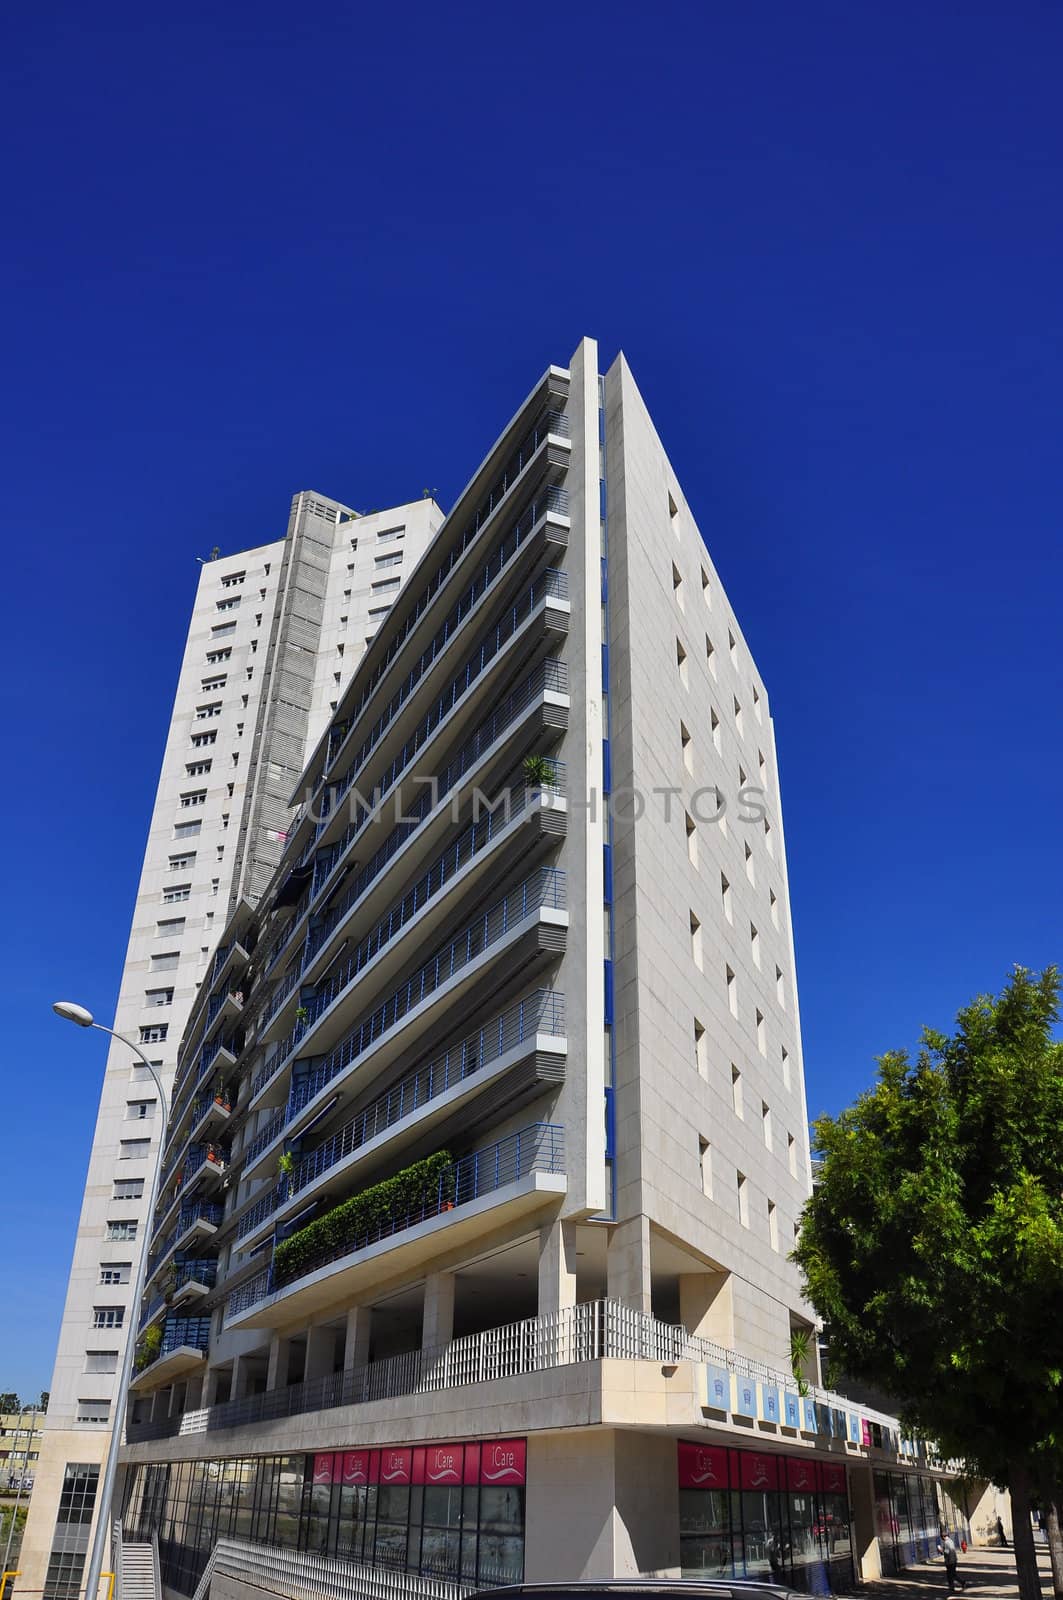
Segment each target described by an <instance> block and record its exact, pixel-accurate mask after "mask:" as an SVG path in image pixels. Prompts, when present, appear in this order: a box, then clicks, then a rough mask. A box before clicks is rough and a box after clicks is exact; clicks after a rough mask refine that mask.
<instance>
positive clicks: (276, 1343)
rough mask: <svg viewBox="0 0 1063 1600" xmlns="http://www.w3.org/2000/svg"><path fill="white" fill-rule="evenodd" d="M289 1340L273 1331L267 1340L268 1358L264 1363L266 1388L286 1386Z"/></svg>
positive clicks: (284, 1387)
mask: <svg viewBox="0 0 1063 1600" xmlns="http://www.w3.org/2000/svg"><path fill="white" fill-rule="evenodd" d="M289 1350H290V1340H288V1339H283V1338H281V1335H280V1334H279V1333H275V1334H274V1335H273V1337H272V1339H271V1340H270V1341H269V1360H268V1362H267V1364H266V1388H267V1389H286V1388H287V1386H288V1354H289Z"/></svg>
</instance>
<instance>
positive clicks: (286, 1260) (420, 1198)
mask: <svg viewBox="0 0 1063 1600" xmlns="http://www.w3.org/2000/svg"><path fill="white" fill-rule="evenodd" d="M453 1200H454V1167H453V1158H452V1157H451V1154H450V1152H449V1150H437V1151H436V1153H435V1155H432V1156H428V1157H426V1158H425V1160H424V1161H415V1162H414V1163H413V1165H412V1166H409V1167H405V1168H404V1169H403V1170H402V1171H401V1172H396V1174H395V1176H394V1177H392V1178H385V1179H384V1180H383V1182H381V1183H374V1184H373V1186H372V1188H370V1189H363V1190H362V1192H361V1194H355V1195H352V1196H351V1198H350V1199H349V1200H344V1201H341V1203H340V1204H339V1205H338V1206H335V1207H334V1208H333V1210H331V1211H329V1212H328V1213H327V1214H326V1215H325V1216H323V1217H317V1218H316V1219H315V1220H314V1221H313V1222H308V1223H307V1225H306V1227H305V1228H300V1229H299V1231H298V1233H293V1234H292V1235H291V1237H290V1238H288V1239H283V1240H282V1241H281V1242H280V1244H279V1245H278V1246H277V1248H276V1251H275V1253H274V1257H273V1266H274V1273H275V1277H276V1281H277V1283H278V1284H282V1283H290V1282H291V1281H292V1279H293V1278H298V1277H301V1276H302V1274H303V1273H304V1272H312V1271H313V1270H314V1268H315V1267H316V1266H318V1265H320V1264H321V1263H322V1262H323V1261H327V1260H330V1259H332V1258H334V1257H336V1256H338V1255H342V1254H345V1253H346V1252H347V1251H350V1250H357V1249H358V1248H359V1246H360V1244H362V1243H367V1244H368V1243H370V1242H371V1241H372V1240H373V1239H375V1238H378V1237H380V1236H382V1235H384V1234H387V1233H390V1232H392V1231H394V1230H395V1228H396V1226H398V1227H402V1226H407V1225H410V1224H412V1223H414V1222H417V1221H420V1220H421V1218H422V1217H431V1216H435V1214H436V1213H437V1212H438V1211H441V1210H444V1209H445V1208H446V1207H447V1206H449V1205H451V1204H452V1203H453Z"/></svg>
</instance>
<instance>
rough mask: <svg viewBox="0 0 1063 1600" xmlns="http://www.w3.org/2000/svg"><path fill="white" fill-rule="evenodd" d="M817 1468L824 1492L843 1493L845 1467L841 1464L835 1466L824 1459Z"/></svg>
mask: <svg viewBox="0 0 1063 1600" xmlns="http://www.w3.org/2000/svg"><path fill="white" fill-rule="evenodd" d="M819 1470H820V1472H821V1473H822V1475H823V1492H824V1494H844V1493H845V1468H844V1467H843V1466H840V1465H839V1466H835V1465H834V1464H833V1463H832V1462H828V1461H824V1462H822V1463H821V1465H820V1469H819Z"/></svg>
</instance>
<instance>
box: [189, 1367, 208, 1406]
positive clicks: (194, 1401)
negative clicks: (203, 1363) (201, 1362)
mask: <svg viewBox="0 0 1063 1600" xmlns="http://www.w3.org/2000/svg"><path fill="white" fill-rule="evenodd" d="M206 1381H207V1375H206V1373H205V1372H194V1373H193V1374H192V1376H191V1377H190V1378H189V1379H188V1381H187V1383H186V1384H185V1410H186V1411H198V1410H199V1408H200V1406H202V1405H205V1404H206V1402H205V1401H204V1399H203V1389H204V1386H205V1384H206Z"/></svg>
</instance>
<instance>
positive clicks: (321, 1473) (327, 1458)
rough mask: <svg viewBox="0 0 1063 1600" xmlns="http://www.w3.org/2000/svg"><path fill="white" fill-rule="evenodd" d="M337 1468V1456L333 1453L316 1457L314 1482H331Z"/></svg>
mask: <svg viewBox="0 0 1063 1600" xmlns="http://www.w3.org/2000/svg"><path fill="white" fill-rule="evenodd" d="M334 1469H335V1458H334V1457H333V1455H332V1454H331V1452H330V1453H329V1454H328V1455H320V1456H315V1457H314V1482H315V1483H331V1482H332V1480H333V1475H334Z"/></svg>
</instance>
